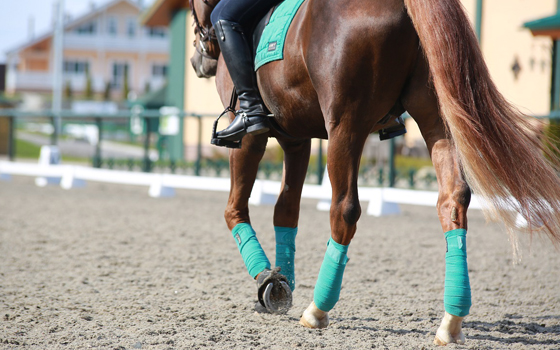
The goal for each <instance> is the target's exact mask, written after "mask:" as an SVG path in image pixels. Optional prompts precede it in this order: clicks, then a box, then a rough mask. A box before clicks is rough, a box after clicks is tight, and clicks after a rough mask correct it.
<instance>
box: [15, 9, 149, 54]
mask: <svg viewBox="0 0 560 350" xmlns="http://www.w3.org/2000/svg"><path fill="white" fill-rule="evenodd" d="M122 2H125V3H127V4H129V5H132V6H134V7H135V8H137V9H138V12H140V11H141V10H142V8H141V7H140V5H139V4H138V3H136V2H135V1H132V0H113V1H109V2H108V3H106V4H105V5H103V6H99V7H96V8H94V9H93V10H92V11H89V12H87V13H86V14H84V15H82V16H79V17H78V18H76V19H73V20H71V21H68V23H64V31H67V30H70V29H73V28H74V27H76V26H77V25H79V24H82V23H83V22H85V21H87V20H89V19H91V18H93V17H95V16H97V15H98V14H100V13H103V12H104V11H106V10H107V9H109V8H111V7H113V6H116V5H118V4H120V3H122ZM53 34H54V30H52V29H51V30H50V31H49V32H47V33H45V34H43V35H40V36H39V37H37V38H34V39H32V40H30V41H28V42H26V43H24V44H22V45H19V46H18V47H16V48H13V49H11V50H8V51H7V52H6V53H7V54H8V55H9V54H12V53H15V52H18V51H21V50H24V49H26V48H28V47H31V46H34V45H37V44H40V43H42V42H45V41H47V40H49V39H51V37H52V36H53Z"/></svg>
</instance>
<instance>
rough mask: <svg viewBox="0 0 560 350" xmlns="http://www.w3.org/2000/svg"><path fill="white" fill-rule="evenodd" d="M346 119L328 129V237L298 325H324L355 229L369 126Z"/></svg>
mask: <svg viewBox="0 0 560 350" xmlns="http://www.w3.org/2000/svg"><path fill="white" fill-rule="evenodd" d="M355 115H360V114H359V113H355ZM348 122H349V121H348V120H343V122H341V123H338V124H337V125H335V126H332V129H331V130H329V148H328V156H327V164H328V168H329V179H330V181H331V185H332V204H331V212H330V222H331V238H330V240H329V241H328V243H327V251H326V253H325V257H324V260H323V263H322V265H321V269H320V271H319V276H318V278H317V283H316V284H315V291H314V295H313V302H312V303H311V304H310V305H309V307H308V308H307V309H306V310H305V311H304V313H303V315H302V317H301V320H300V323H301V324H302V325H304V326H306V327H309V328H325V327H327V326H328V324H329V318H328V312H329V311H330V310H331V309H332V308H333V307H334V306H335V304H336V303H337V302H338V298H339V295H340V289H341V285H342V277H343V274H344V270H345V267H346V263H347V262H348V257H347V252H348V246H349V244H350V241H351V240H352V238H353V237H354V234H355V233H356V224H357V222H358V219H359V218H360V215H361V208H360V202H359V200H358V170H359V166H360V156H361V154H362V150H363V147H364V144H365V141H366V139H367V137H368V134H369V133H368V131H369V130H370V129H368V127H369V125H364V124H366V123H362V125H363V127H362V128H356V127H354V128H351V126H356V125H360V124H357V123H350V124H346V123H348Z"/></svg>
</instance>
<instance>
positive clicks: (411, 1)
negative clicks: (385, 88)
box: [404, 0, 560, 244]
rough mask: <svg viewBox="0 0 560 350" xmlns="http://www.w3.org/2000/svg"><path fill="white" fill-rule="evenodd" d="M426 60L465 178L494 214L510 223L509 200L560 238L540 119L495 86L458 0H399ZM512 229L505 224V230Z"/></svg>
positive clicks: (559, 203)
mask: <svg viewBox="0 0 560 350" xmlns="http://www.w3.org/2000/svg"><path fill="white" fill-rule="evenodd" d="M404 2H405V4H406V7H407V10H408V14H409V16H410V17H411V18H412V21H413V23H414V27H415V29H416V31H417V33H418V36H419V38H420V43H421V45H422V48H423V50H424V54H425V56H426V57H427V60H428V64H429V66H430V73H431V78H432V80H433V85H434V87H435V90H436V93H437V96H438V99H439V106H440V110H441V113H442V115H443V119H444V120H445V124H446V127H447V130H448V132H449V133H450V135H451V137H452V139H453V141H454V142H455V145H456V149H457V153H458V155H459V159H460V162H461V166H462V169H463V172H464V174H465V177H466V180H467V182H468V183H469V185H470V186H471V188H472V189H473V190H474V192H475V193H477V194H478V195H481V196H482V197H483V198H484V199H486V201H487V203H488V205H489V208H488V209H490V211H491V214H493V215H492V216H493V217H494V218H496V217H497V218H499V219H500V220H502V221H503V222H504V223H505V224H506V227H507V228H508V229H513V228H515V226H516V223H515V216H514V215H511V207H512V206H513V207H515V208H516V209H517V210H518V211H519V212H520V213H521V214H522V215H523V217H524V218H525V219H526V220H527V221H528V224H529V226H528V227H529V231H531V232H533V231H535V230H536V229H541V228H542V229H543V231H544V232H546V234H547V235H548V236H549V237H550V239H551V240H552V241H553V242H554V243H555V244H558V243H560V179H559V177H558V175H557V172H556V170H555V169H558V161H555V160H554V159H556V157H555V156H554V154H553V151H551V150H550V149H549V148H548V146H547V145H545V144H544V142H543V140H541V139H540V134H541V132H542V129H541V128H542V125H541V124H539V123H537V122H536V121H535V120H534V119H532V118H528V117H527V116H525V115H524V114H522V113H521V112H519V111H518V110H517V109H516V108H515V107H514V106H512V105H511V104H510V103H509V102H508V101H506V99H505V98H504V97H503V96H502V95H501V94H500V92H499V91H498V89H497V88H496V86H495V85H494V83H493V82H492V79H491V77H490V73H489V72H488V68H487V67H486V64H485V62H484V59H483V57H482V53H481V51H480V48H479V45H478V41H477V38H476V36H475V34H474V31H473V29H472V27H471V24H470V22H469V20H468V17H467V15H466V13H465V11H464V9H463V7H462V5H461V3H460V1H459V0H404ZM510 232H511V231H510Z"/></svg>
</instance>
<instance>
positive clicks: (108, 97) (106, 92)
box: [103, 81, 111, 101]
mask: <svg viewBox="0 0 560 350" xmlns="http://www.w3.org/2000/svg"><path fill="white" fill-rule="evenodd" d="M103 100H104V101H111V82H109V81H107V82H105V90H104V91H103Z"/></svg>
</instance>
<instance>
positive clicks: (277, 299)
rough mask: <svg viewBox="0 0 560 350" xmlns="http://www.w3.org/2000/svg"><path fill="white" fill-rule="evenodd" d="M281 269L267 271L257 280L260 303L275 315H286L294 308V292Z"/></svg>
mask: <svg viewBox="0 0 560 350" xmlns="http://www.w3.org/2000/svg"><path fill="white" fill-rule="evenodd" d="M279 272H280V268H279V267H277V268H275V269H273V270H269V269H266V270H264V271H263V272H261V273H260V274H259V277H258V278H257V288H258V292H257V293H258V298H259V303H260V304H261V305H262V306H264V307H265V308H266V310H267V311H268V312H270V313H273V314H285V313H286V312H288V310H289V309H290V308H291V307H292V290H291V288H290V286H288V279H287V278H286V276H284V275H282V274H280V273H279Z"/></svg>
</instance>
